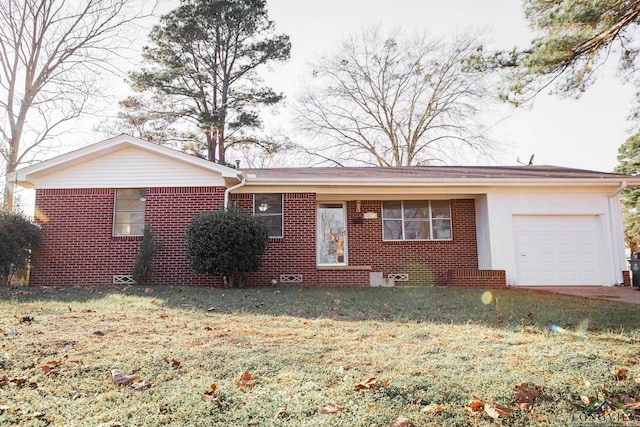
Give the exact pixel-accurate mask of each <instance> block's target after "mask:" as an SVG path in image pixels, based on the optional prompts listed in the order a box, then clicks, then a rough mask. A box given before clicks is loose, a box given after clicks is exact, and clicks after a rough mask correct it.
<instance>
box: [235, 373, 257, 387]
mask: <svg viewBox="0 0 640 427" xmlns="http://www.w3.org/2000/svg"><path fill="white" fill-rule="evenodd" d="M257 379H258V377H256V376H254V375H251V373H250V372H249V371H244V372H243V373H242V375H240V378H239V379H238V381H236V386H238V387H253V386H254V385H255V384H256V380H257Z"/></svg>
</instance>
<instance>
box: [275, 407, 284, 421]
mask: <svg viewBox="0 0 640 427" xmlns="http://www.w3.org/2000/svg"><path fill="white" fill-rule="evenodd" d="M285 412H287V407H286V406H285V407H282V408H280V409H278V412H276V414H275V415H274V416H273V420H274V421H275V420H277V419H278V418H280V415H282V414H284V413H285Z"/></svg>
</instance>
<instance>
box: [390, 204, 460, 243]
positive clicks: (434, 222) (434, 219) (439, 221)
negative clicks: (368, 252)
mask: <svg viewBox="0 0 640 427" xmlns="http://www.w3.org/2000/svg"><path fill="white" fill-rule="evenodd" d="M382 238H383V240H452V239H453V232H452V228H451V202H450V201H449V200H402V201H383V202H382Z"/></svg>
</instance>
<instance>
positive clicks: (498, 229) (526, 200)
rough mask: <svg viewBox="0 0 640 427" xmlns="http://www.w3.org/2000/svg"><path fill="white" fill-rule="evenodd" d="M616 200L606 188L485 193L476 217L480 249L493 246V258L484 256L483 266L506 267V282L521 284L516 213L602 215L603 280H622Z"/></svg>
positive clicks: (620, 244) (492, 267)
mask: <svg viewBox="0 0 640 427" xmlns="http://www.w3.org/2000/svg"><path fill="white" fill-rule="evenodd" d="M615 201H616V199H615V198H613V199H610V193H608V192H607V190H600V191H596V190H592V191H591V192H586V191H584V192H572V191H571V190H561V189H557V190H556V191H555V192H552V190H547V191H530V192H526V193H523V192H517V191H505V192H491V193H489V194H488V195H487V197H486V207H484V206H483V203H485V202H484V201H482V202H481V203H480V214H481V215H480V216H479V218H478V219H477V221H478V223H479V225H478V226H479V229H478V250H480V248H486V247H487V245H489V246H490V248H491V249H490V251H491V252H490V253H491V258H490V260H488V259H486V257H485V258H484V262H483V263H481V267H480V268H491V269H498V270H505V271H506V275H507V284H509V285H518V282H517V274H516V271H517V265H516V259H515V253H516V248H515V242H516V238H515V235H514V225H513V218H514V215H515V216H517V215H542V216H545V215H579V216H582V215H591V216H598V217H600V218H601V223H602V236H601V244H602V255H601V256H602V258H603V259H602V271H601V277H600V278H601V281H602V284H604V285H614V284H619V283H621V282H622V270H623V269H625V262H626V261H625V255H624V246H623V245H622V242H621V241H620V237H619V236H622V221H621V220H620V215H619V213H618V212H617V210H616V209H615V208H612V205H614V206H615ZM482 211H485V213H483V212H482ZM477 213H478V212H477ZM489 213H490V215H489ZM487 230H488V232H487ZM483 250H486V249H483ZM480 260H483V258H480ZM487 262H490V265H488V264H487Z"/></svg>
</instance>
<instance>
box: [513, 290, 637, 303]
mask: <svg viewBox="0 0 640 427" xmlns="http://www.w3.org/2000/svg"><path fill="white" fill-rule="evenodd" d="M512 289H528V290H532V291H540V292H551V293H556V294H563V295H573V296H576V297H581V298H587V299H603V300H609V301H619V302H628V303H631V304H640V290H639V289H640V288H634V287H630V286H530V287H524V288H520V287H518V288H516V287H514V288H512Z"/></svg>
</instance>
